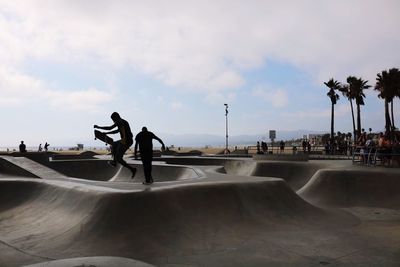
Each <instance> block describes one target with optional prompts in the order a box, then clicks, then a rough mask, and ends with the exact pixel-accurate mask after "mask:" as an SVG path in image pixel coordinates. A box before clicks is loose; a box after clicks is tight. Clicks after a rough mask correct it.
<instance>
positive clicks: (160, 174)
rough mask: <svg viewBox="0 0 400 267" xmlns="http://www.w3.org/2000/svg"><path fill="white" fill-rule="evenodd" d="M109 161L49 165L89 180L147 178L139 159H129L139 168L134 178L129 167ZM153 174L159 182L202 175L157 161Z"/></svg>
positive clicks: (97, 160)
mask: <svg viewBox="0 0 400 267" xmlns="http://www.w3.org/2000/svg"><path fill="white" fill-rule="evenodd" d="M107 162H108V160H100V159H94V160H66V161H64V160H60V161H58V160H57V161H50V162H48V163H47V166H48V167H49V168H52V169H54V170H56V171H57V172H60V173H62V174H64V175H67V176H70V177H75V178H81V179H87V180H94V181H112V182H116V181H124V182H142V181H144V180H145V178H144V173H143V168H142V165H141V164H140V163H139V161H129V162H130V164H131V165H132V166H134V167H136V168H137V172H136V175H135V178H134V179H133V180H132V179H131V173H130V171H129V170H128V169H126V168H122V167H121V166H120V165H118V166H117V167H113V166H111V165H109V164H108V163H107ZM132 162H135V163H132ZM152 175H153V179H154V180H155V181H157V182H164V181H175V180H184V179H195V178H199V177H200V175H199V173H197V172H196V171H195V170H194V169H193V168H192V167H188V166H171V165H163V164H159V163H157V162H155V163H154V164H153V169H152Z"/></svg>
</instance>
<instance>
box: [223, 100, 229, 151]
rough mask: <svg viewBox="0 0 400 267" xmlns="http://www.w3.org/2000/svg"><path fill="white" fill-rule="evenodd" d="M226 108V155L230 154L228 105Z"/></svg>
mask: <svg viewBox="0 0 400 267" xmlns="http://www.w3.org/2000/svg"><path fill="white" fill-rule="evenodd" d="M224 106H225V124H226V125H225V134H226V141H225V154H228V153H229V150H228V104H224Z"/></svg>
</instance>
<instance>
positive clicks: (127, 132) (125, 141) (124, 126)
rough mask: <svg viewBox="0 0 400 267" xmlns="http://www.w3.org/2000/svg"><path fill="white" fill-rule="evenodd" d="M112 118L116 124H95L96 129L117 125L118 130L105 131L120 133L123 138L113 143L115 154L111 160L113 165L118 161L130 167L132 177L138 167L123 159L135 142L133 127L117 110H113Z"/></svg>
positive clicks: (113, 152) (113, 153)
mask: <svg viewBox="0 0 400 267" xmlns="http://www.w3.org/2000/svg"><path fill="white" fill-rule="evenodd" d="M111 119H112V120H113V122H114V124H113V125H111V126H98V125H94V126H93V127H94V128H95V129H102V130H112V129H114V128H115V127H117V129H116V130H113V131H110V132H105V134H116V133H120V135H121V140H118V141H115V142H114V143H113V144H112V145H111V153H112V156H113V161H111V162H110V164H111V165H112V166H116V165H117V162H118V163H120V164H121V165H122V166H124V167H126V168H128V169H129V170H130V171H131V172H132V178H133V177H134V176H135V174H136V168H134V167H132V166H130V165H128V163H126V162H125V161H124V159H123V156H124V154H125V152H126V151H127V150H128V149H129V147H130V146H131V145H132V144H133V134H132V132H131V127H130V126H129V123H128V122H127V121H126V120H124V119H122V118H121V117H120V115H119V114H118V113H117V112H113V113H112V114H111Z"/></svg>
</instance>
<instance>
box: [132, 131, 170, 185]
mask: <svg viewBox="0 0 400 267" xmlns="http://www.w3.org/2000/svg"><path fill="white" fill-rule="evenodd" d="M153 139H155V140H157V141H158V142H160V144H161V150H163V151H164V150H165V145H164V143H163V141H162V140H161V139H160V138H158V137H157V136H156V135H155V134H153V133H152V132H149V131H148V130H147V128H146V127H143V128H142V131H141V132H140V133H138V134H137V135H136V137H135V159H137V148H138V146H139V151H140V158H141V160H142V163H143V171H144V177H145V178H146V182H143V184H152V183H153V177H152V176H151V164H152V161H153Z"/></svg>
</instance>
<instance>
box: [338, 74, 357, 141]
mask: <svg viewBox="0 0 400 267" xmlns="http://www.w3.org/2000/svg"><path fill="white" fill-rule="evenodd" d="M356 79H357V78H356V77H354V76H349V77H347V84H344V85H343V86H341V87H340V88H339V91H340V92H342V94H343V96H345V97H347V99H348V100H349V102H350V108H351V118H352V122H353V136H354V142H355V141H356V140H357V134H356V123H355V120H354V109H353V99H354V98H355V95H354V89H353V86H352V84H353V83H354V81H355V80H356Z"/></svg>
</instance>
